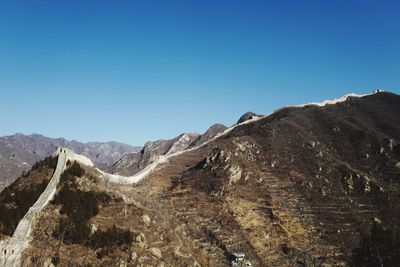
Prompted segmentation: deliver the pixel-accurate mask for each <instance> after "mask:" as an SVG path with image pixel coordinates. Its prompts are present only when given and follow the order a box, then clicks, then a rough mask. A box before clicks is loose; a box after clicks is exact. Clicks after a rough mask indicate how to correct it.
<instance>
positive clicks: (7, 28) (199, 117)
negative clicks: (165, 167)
mask: <svg viewBox="0 0 400 267" xmlns="http://www.w3.org/2000/svg"><path fill="white" fill-rule="evenodd" d="M399 3H400V2H399V1H368V0H360V1H351V0H335V1H297V0H296V1H267V0H261V1H245V0H242V1H236V0H229V1H218V0H212V1H207V0H201V1H200V0H199V1H195V0H193V1H192V0H182V1H171V0H168V1H166V0H162V1H147V0H143V1H117V0H115V1H114V0H113V1H101V0H95V1H82V0H80V1H71V0H68V1H54V0H49V1H40V0H37V1H30V0H29V1H28V0H27V1H18V0H13V1H1V2H0V135H9V134H13V133H16V132H22V133H26V134H30V133H40V134H43V135H46V136H50V137H65V138H68V139H76V140H79V141H90V140H93V141H94V140H96V141H106V140H116V141H122V142H126V143H129V144H133V145H141V144H143V143H144V142H145V141H147V140H154V139H159V138H171V137H174V136H176V135H178V134H179V133H181V132H190V131H198V132H203V131H205V130H206V129H207V127H208V126H209V125H211V124H213V123H216V122H221V123H224V124H226V125H231V124H233V123H234V122H236V120H237V119H238V117H239V116H240V115H241V114H242V113H244V112H246V111H249V110H251V111H254V112H257V113H261V114H265V113H269V112H270V111H272V110H274V109H276V108H279V107H281V106H283V105H290V104H299V103H304V102H310V101H319V100H323V99H326V98H336V97H340V96H341V95H343V94H346V93H349V92H355V93H369V92H370V91H372V90H373V89H375V88H383V89H385V90H388V91H392V92H396V93H400V15H399V14H400V4H399Z"/></svg>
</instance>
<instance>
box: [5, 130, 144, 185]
mask: <svg viewBox="0 0 400 267" xmlns="http://www.w3.org/2000/svg"><path fill="white" fill-rule="evenodd" d="M59 146H61V147H66V148H71V149H73V150H74V151H76V153H79V154H82V155H85V156H87V157H89V158H91V159H92V160H93V161H94V162H95V163H96V165H97V166H100V167H105V166H110V165H112V164H114V163H115V162H116V161H117V160H119V159H120V158H121V157H122V156H124V155H125V154H127V153H130V152H135V151H139V150H140V147H132V146H129V145H126V144H121V143H117V142H107V143H100V142H89V143H80V142H77V141H68V140H65V139H62V138H58V139H53V138H48V137H44V136H42V135H38V134H33V135H23V134H15V135H12V136H5V137H0V183H4V184H8V183H10V182H12V181H14V180H15V179H16V178H17V177H18V176H19V175H21V174H22V172H23V171H27V170H29V169H30V168H31V167H32V165H33V164H34V163H35V162H37V161H39V160H41V159H43V158H45V157H47V156H49V155H52V154H53V153H54V151H55V150H56V149H57V147H59Z"/></svg>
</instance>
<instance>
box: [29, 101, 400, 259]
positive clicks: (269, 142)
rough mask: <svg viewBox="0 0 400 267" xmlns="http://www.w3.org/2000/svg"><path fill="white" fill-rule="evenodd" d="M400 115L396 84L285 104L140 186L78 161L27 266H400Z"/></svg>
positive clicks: (161, 167) (45, 215)
mask: <svg viewBox="0 0 400 267" xmlns="http://www.w3.org/2000/svg"><path fill="white" fill-rule="evenodd" d="M399 115H400V97H399V96H397V95H394V94H391V93H377V94H373V95H368V96H364V97H347V98H344V99H343V101H336V102H331V103H330V104H327V105H320V106H318V105H306V106H302V107H288V108H284V109H281V110H279V111H277V112H275V113H273V114H271V115H269V116H266V117H262V118H253V119H250V120H244V121H243V122H241V123H240V124H239V125H237V126H236V127H233V128H232V129H230V130H228V131H225V132H224V134H222V135H220V136H218V137H217V138H215V139H213V140H212V141H210V142H206V143H204V144H203V145H201V146H199V147H197V148H191V149H188V150H186V151H184V152H180V153H176V154H172V155H170V156H168V157H165V158H164V159H163V160H162V161H159V162H160V163H159V164H158V165H155V168H153V169H152V171H150V172H148V174H147V175H146V176H145V177H144V179H143V180H141V181H139V182H138V183H135V184H120V183H113V182H112V180H110V179H108V177H109V176H108V175H106V174H105V173H102V172H101V171H99V170H97V169H95V168H93V167H91V166H84V165H83V164H80V165H76V164H75V163H73V162H72V161H71V162H70V163H69V164H68V168H69V169H67V170H66V171H65V172H64V174H63V175H61V178H60V183H59V184H58V186H57V192H56V194H55V198H54V200H53V201H51V202H50V203H49V204H48V205H47V206H46V207H45V208H44V209H43V211H42V212H41V216H40V218H39V219H38V223H36V224H35V227H34V228H33V229H32V233H33V234H32V240H31V242H30V245H29V247H28V248H27V249H26V250H25V251H24V252H23V254H22V264H23V265H27V266H31V265H36V266H38V265H49V264H50V263H52V264H54V265H59V266H86V265H88V266H89V265H90V266H230V265H232V261H233V260H234V255H235V254H234V253H237V252H242V253H244V254H245V256H246V258H245V260H246V261H247V263H250V262H251V264H252V265H253V266H399V265H400V262H399V260H400V251H399V249H400V242H399V238H398V237H399V234H400V231H399V229H398V221H399V220H400V212H399V206H400V199H399V197H400V195H399V192H400V191H399V189H400V188H399V187H400V185H399V178H400V139H399V136H400V116H399ZM78 162H79V160H78ZM71 168H72V170H71ZM131 180H132V181H136V180H135V179H131Z"/></svg>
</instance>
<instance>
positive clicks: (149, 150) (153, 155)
mask: <svg viewBox="0 0 400 267" xmlns="http://www.w3.org/2000/svg"><path fill="white" fill-rule="evenodd" d="M226 129H227V128H226V127H225V126H224V125H222V124H214V125H212V126H211V127H210V128H209V129H208V130H207V131H206V132H205V133H204V134H202V135H200V134H198V133H184V134H181V135H179V136H177V137H175V138H174V139H171V140H157V141H154V142H147V143H146V144H145V145H144V147H143V149H142V150H141V151H140V152H138V153H130V154H127V155H126V156H124V157H122V158H121V159H120V160H119V161H118V162H116V163H115V164H114V165H113V166H112V167H110V168H108V169H107V170H108V171H109V172H111V173H117V174H121V175H133V174H135V173H138V172H139V171H141V170H143V169H144V168H145V167H146V166H148V165H150V164H151V163H153V162H154V161H155V160H156V159H157V158H158V157H159V156H162V155H170V154H173V153H176V152H179V151H184V150H185V149H188V148H193V147H196V146H199V145H201V144H203V143H205V142H207V141H209V140H211V139H213V138H214V137H215V136H217V135H218V134H220V133H222V132H224V131H225V130H226Z"/></svg>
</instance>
